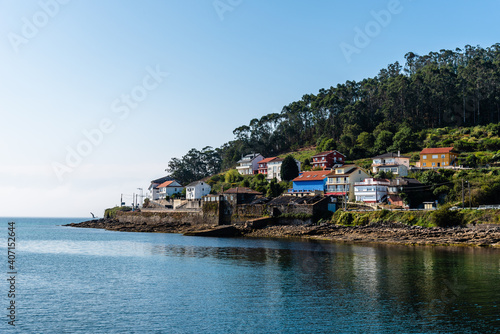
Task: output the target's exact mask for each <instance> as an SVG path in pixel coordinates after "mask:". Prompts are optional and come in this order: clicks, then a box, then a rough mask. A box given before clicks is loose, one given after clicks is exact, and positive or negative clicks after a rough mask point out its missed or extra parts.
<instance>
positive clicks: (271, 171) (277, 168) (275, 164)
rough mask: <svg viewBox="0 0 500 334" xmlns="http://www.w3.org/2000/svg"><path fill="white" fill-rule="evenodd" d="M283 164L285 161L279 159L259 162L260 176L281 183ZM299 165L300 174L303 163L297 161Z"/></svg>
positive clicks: (267, 159) (273, 158) (274, 158)
mask: <svg viewBox="0 0 500 334" xmlns="http://www.w3.org/2000/svg"><path fill="white" fill-rule="evenodd" d="M282 163H283V159H281V158H278V157H272V158H266V159H263V160H261V161H260V162H259V174H264V175H265V176H266V179H267V180H268V181H270V180H272V179H274V178H276V180H278V182H280V181H281V165H282ZM295 163H296V164H297V168H298V170H299V173H300V166H301V162H300V161H298V160H295Z"/></svg>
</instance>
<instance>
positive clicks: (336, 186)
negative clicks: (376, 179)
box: [325, 165, 370, 200]
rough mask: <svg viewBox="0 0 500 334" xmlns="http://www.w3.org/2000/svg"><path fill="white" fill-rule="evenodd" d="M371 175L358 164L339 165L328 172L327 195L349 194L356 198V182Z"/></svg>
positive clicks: (351, 197) (351, 198)
mask: <svg viewBox="0 0 500 334" xmlns="http://www.w3.org/2000/svg"><path fill="white" fill-rule="evenodd" d="M368 177H370V176H369V175H368V173H366V172H365V171H364V170H363V169H361V168H359V167H358V166H356V165H344V166H342V167H337V168H335V169H334V170H333V171H331V172H330V173H329V174H327V181H326V190H325V195H327V196H348V198H349V199H350V200H353V199H354V184H355V183H356V182H361V181H363V180H364V179H366V178H368Z"/></svg>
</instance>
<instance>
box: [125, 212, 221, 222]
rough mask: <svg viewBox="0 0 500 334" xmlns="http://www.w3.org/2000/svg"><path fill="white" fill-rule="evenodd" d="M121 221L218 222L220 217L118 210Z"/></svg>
mask: <svg viewBox="0 0 500 334" xmlns="http://www.w3.org/2000/svg"><path fill="white" fill-rule="evenodd" d="M116 219H118V221H119V222H120V223H132V224H144V223H146V224H147V225H158V224H162V223H188V224H191V225H198V224H218V217H217V218H216V217H214V216H210V215H208V216H205V215H204V214H203V212H118V213H117V215H116Z"/></svg>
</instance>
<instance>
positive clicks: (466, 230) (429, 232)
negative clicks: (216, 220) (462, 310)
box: [63, 218, 500, 249]
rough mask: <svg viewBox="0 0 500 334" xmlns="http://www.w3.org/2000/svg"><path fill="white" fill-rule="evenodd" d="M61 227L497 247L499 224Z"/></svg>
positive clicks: (102, 222)
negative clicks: (452, 225)
mask: <svg viewBox="0 0 500 334" xmlns="http://www.w3.org/2000/svg"><path fill="white" fill-rule="evenodd" d="M63 226H70V227H78V228H97V229H105V230H108V231H120V232H147V233H181V234H186V235H195V236H196V235H198V236H202V235H206V236H221V237H249V238H280V239H284V238H285V239H286V238H301V239H306V240H319V241H331V242H343V243H351V244H355V243H356V244H389V245H404V246H452V247H485V248H498V249H500V225H493V224H484V225H476V226H474V227H449V228H444V227H420V226H416V225H413V226H410V225H405V224H402V223H372V224H368V225H363V226H344V225H334V224H322V225H312V224H309V225H268V226H265V227H262V228H258V229H256V228H250V227H249V225H248V224H244V225H243V224H242V225H219V226H218V225H211V224H189V223H155V224H147V223H145V222H144V223H127V222H124V223H122V222H119V221H118V220H116V219H103V218H102V219H98V220H90V221H84V222H81V223H71V224H66V225H63Z"/></svg>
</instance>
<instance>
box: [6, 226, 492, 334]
mask: <svg viewBox="0 0 500 334" xmlns="http://www.w3.org/2000/svg"><path fill="white" fill-rule="evenodd" d="M83 220H85V219H78V218H0V262H1V270H0V282H1V284H0V310H1V311H0V312H1V317H0V333H197V334H198V333H266V334H268V333H500V249H488V248H465V247H463V248H453V247H446V248H445V247H411V246H391V245H362V244H345V243H334V242H319V241H303V240H291V239H254V238H207V237H188V236H182V235H179V234H160V233H131V232H115V231H105V230H99V229H83V228H74V227H65V226H62V225H64V224H68V223H77V222H80V221H83ZM9 222H10V223H11V224H9ZM9 233H11V236H10V237H11V238H15V240H12V239H10V240H9V239H8V238H9ZM12 235H14V236H12ZM12 243H14V245H12ZM9 244H10V245H9ZM9 248H10V249H9ZM9 250H10V252H9ZM13 295H14V296H13ZM12 302H13V303H12ZM12 306H14V308H13V307H12Z"/></svg>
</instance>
